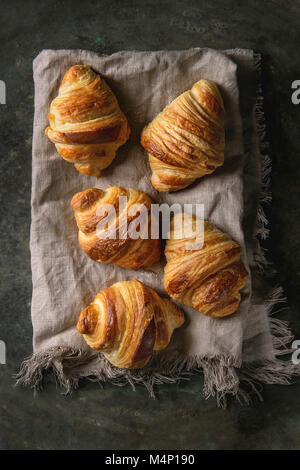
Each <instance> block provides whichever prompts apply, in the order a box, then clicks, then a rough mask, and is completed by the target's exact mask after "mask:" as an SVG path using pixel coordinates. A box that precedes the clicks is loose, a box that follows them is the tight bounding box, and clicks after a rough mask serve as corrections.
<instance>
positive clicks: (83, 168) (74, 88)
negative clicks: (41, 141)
mask: <svg viewBox="0 0 300 470" xmlns="http://www.w3.org/2000/svg"><path fill="white" fill-rule="evenodd" d="M48 117H49V124H50V125H49V127H47V129H46V130H45V133H46V135H47V136H48V137H49V139H50V140H51V141H52V142H54V144H55V146H56V149H57V151H58V153H59V154H60V155H61V156H62V157H63V158H64V159H65V160H67V161H68V162H71V163H74V165H75V168H76V169H77V170H78V171H80V173H83V174H85V175H88V176H99V175H100V172H101V170H103V169H104V168H106V167H108V165H110V164H111V162H112V161H113V159H114V158H115V156H116V151H117V149H118V148H119V147H120V146H121V145H123V144H125V142H126V141H127V140H128V138H129V134H130V128H129V124H128V121H127V119H126V117H125V115H124V114H123V112H122V111H121V110H120V108H119V104H118V101H117V99H116V97H115V95H114V94H113V92H112V91H111V89H110V88H109V86H108V85H107V84H106V83H105V81H104V80H103V78H101V77H100V75H99V74H97V73H95V72H94V71H93V70H92V69H91V67H89V66H88V65H74V66H73V67H71V68H70V69H69V70H68V71H67V72H66V74H65V76H64V78H63V80H62V83H61V85H60V88H59V93H58V96H57V97H56V98H55V99H54V100H53V101H52V103H51V106H50V113H49V115H48Z"/></svg>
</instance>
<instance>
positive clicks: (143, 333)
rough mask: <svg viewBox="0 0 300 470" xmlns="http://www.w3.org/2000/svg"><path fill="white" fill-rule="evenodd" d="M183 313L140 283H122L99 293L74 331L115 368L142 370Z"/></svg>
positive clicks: (168, 339)
mask: <svg viewBox="0 0 300 470" xmlns="http://www.w3.org/2000/svg"><path fill="white" fill-rule="evenodd" d="M183 323H184V314H183V312H182V310H181V309H180V308H178V307H177V306H176V305H175V304H174V303H173V302H171V301H170V300H169V299H162V298H161V297H160V296H159V295H158V294H157V293H156V292H155V291H153V290H152V289H150V288H149V287H146V286H145V285H144V284H142V283H141V282H139V281H136V280H133V281H123V282H117V283H116V284H113V285H112V286H111V287H109V288H106V289H103V290H102V291H101V292H99V293H98V294H97V296H96V298H95V300H94V301H93V302H92V303H91V304H90V305H89V306H88V307H86V308H85V309H84V310H83V311H82V312H81V314H80V317H79V320H78V323H77V330H78V331H79V333H81V334H82V335H83V337H84V339H85V341H86V342H87V344H88V345H89V346H90V347H91V348H93V349H95V350H97V351H102V352H103V354H104V356H105V357H106V358H107V359H108V360H109V361H110V362H111V364H113V365H114V366H116V367H120V368H125V369H138V368H141V367H144V366H145V365H146V364H147V362H148V361H149V360H150V358H151V356H152V352H153V350H156V351H158V350H161V349H164V348H165V347H166V346H167V345H168V344H169V342H170V339H171V336H172V333H173V331H174V329H175V328H179V327H180V326H181V325H182V324H183Z"/></svg>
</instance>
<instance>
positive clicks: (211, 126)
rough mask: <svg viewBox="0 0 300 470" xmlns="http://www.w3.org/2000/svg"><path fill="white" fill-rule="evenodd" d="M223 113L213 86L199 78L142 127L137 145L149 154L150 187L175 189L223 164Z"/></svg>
mask: <svg viewBox="0 0 300 470" xmlns="http://www.w3.org/2000/svg"><path fill="white" fill-rule="evenodd" d="M224 116H225V112H224V105H223V100H222V97H221V95H220V92H219V90H218V87H217V85H216V84H215V83H214V82H211V81H208V80H200V81H199V82H197V83H195V84H194V85H193V87H192V89H191V90H188V91H186V92H184V93H182V94H181V95H180V96H178V98H176V99H175V100H174V101H172V103H171V104H169V105H168V106H167V107H166V108H165V109H164V110H163V111H162V112H161V113H160V114H158V116H157V117H156V118H155V119H154V120H153V121H152V122H151V123H150V124H149V125H148V126H147V127H145V129H144V130H143V132H142V135H141V144H142V146H143V147H144V148H145V149H146V150H147V151H148V153H149V162H150V166H151V169H152V172H153V173H152V185H153V186H154V188H156V189H157V190H158V191H161V192H170V191H178V190H179V189H183V188H186V187H187V186H189V185H190V184H191V183H193V182H194V181H195V180H196V178H201V177H202V176H204V175H206V174H208V173H212V172H213V171H214V170H215V169H216V168H217V167H218V166H220V165H222V164H223V162H224V147H225V131H224Z"/></svg>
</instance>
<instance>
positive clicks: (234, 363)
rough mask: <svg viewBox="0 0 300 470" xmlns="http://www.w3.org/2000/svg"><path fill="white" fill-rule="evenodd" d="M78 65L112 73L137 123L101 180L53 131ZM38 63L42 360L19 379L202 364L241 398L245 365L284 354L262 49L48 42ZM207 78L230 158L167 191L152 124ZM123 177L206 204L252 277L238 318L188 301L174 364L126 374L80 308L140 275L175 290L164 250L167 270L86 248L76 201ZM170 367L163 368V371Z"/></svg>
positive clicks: (38, 335) (173, 347)
mask: <svg viewBox="0 0 300 470" xmlns="http://www.w3.org/2000/svg"><path fill="white" fill-rule="evenodd" d="M74 64H87V65H90V66H91V67H92V68H93V69H94V70H95V71H96V72H98V73H100V74H101V76H102V77H103V78H104V79H105V80H106V81H107V83H108V84H109V86H110V87H111V88H112V90H113V92H114V93H115V95H116V97H117V99H118V101H119V105H120V107H121V109H122V110H123V111H124V113H125V114H126V116H127V118H128V121H129V124H130V127H131V135H130V139H129V141H128V142H127V143H126V144H125V145H124V146H123V147H121V148H120V149H119V150H118V152H117V156H116V158H115V160H114V161H113V163H112V164H111V165H110V166H109V167H108V168H107V169H105V170H103V171H102V174H101V177H100V178H96V177H87V176H85V175H83V174H81V173H79V172H77V171H76V169H75V168H74V166H73V164H70V163H68V162H66V161H64V160H63V159H62V157H61V156H60V155H59V154H58V153H57V151H56V149H55V146H54V144H53V143H52V142H50V141H49V140H48V138H47V137H46V135H45V133H44V131H45V128H46V127H47V125H48V116H47V115H48V112H49V107H50V103H51V101H52V99H53V98H54V97H55V96H56V95H57V93H58V88H59V85H60V82H61V79H62V77H63V75H64V73H65V72H66V70H67V69H68V68H69V67H70V66H72V65H74ZM33 70H34V84H35V115H34V131H33V154H32V225H31V238H30V248H31V264H32V281H33V295H32V323H33V332H34V334H33V347H34V354H35V355H34V357H35V361H34V359H33V358H32V359H31V363H30V360H29V361H27V363H25V365H24V366H23V370H22V371H21V379H20V381H21V382H22V383H25V384H31V385H32V384H33V385H37V382H39V380H37V374H38V375H39V378H40V376H41V372H42V369H43V368H48V367H53V368H54V369H56V371H57V370H58V369H59V373H57V375H59V378H60V381H61V382H62V383H63V384H64V385H66V386H67V388H68V389H70V388H71V385H70V384H72V385H74V383H75V382H76V381H77V382H78V378H79V377H85V376H91V375H92V376H93V377H96V378H97V380H104V381H105V380H110V379H111V380H112V381H114V380H115V381H116V382H117V381H118V380H119V379H121V378H122V377H126V379H127V380H128V381H129V382H131V383H134V382H136V381H137V382H139V381H141V382H147V381H146V379H145V377H146V376H147V377H148V382H147V386H148V387H149V388H152V385H153V384H154V383H160V382H164V381H173V379H176V378H178V377H179V376H181V374H182V373H183V374H184V373H185V372H186V371H187V370H189V371H191V370H192V369H196V368H200V369H203V370H204V375H205V381H206V383H205V384H204V387H205V390H206V393H207V395H211V394H216V395H217V397H218V398H220V395H221V398H222V397H224V396H225V395H226V393H233V394H237V393H238V392H239V391H240V381H241V380H243V373H244V372H243V371H245V370H246V367H247V366H246V364H247V363H248V364H253V363H260V364H263V363H264V364H266V363H269V362H270V363H272V362H273V361H275V354H276V347H275V346H274V344H275V343H274V338H272V334H271V326H270V321H269V318H268V310H269V306H268V304H266V302H265V296H266V294H265V291H264V290H263V292H262V293H261V290H262V289H261V283H260V282H259V281H258V282H257V281H256V280H255V279H256V275H255V270H256V268H255V256H256V250H257V243H256V241H255V233H256V232H255V231H256V229H257V210H258V204H259V194H260V191H261V165H262V163H261V155H260V153H259V136H258V135H257V125H256V121H255V119H256V117H257V115H255V106H256V103H257V101H256V91H257V85H258V74H257V60H256V59H255V55H254V53H253V51H251V50H231V51H224V52H221V51H216V50H212V49H200V48H194V49H190V50H184V51H159V52H125V51H122V52H118V53H115V54H112V55H110V56H99V55H98V54H96V53H93V52H89V51H83V50H59V51H57V50H56V51H54V50H44V51H42V52H41V53H40V54H39V55H38V56H37V58H36V59H35V60H34V63H33ZM202 78H203V79H209V80H213V81H214V82H216V83H217V85H218V87H219V89H220V91H221V94H222V97H223V100H224V105H225V110H226V123H225V127H226V148H225V162H224V165H223V166H222V167H220V168H218V169H217V170H216V171H215V172H214V173H213V174H211V175H207V176H205V177H204V178H202V179H199V180H197V181H196V182H195V183H194V184H193V185H191V186H189V187H188V188H186V189H184V190H181V191H178V192H175V193H169V194H168V193H158V192H157V191H156V190H155V189H154V188H153V187H152V185H151V170H150V167H149V162H148V156H147V154H146V152H145V151H144V149H143V148H142V147H141V145H140V134H141V131H142V129H143V127H144V126H145V125H146V124H148V123H149V122H150V121H151V120H152V119H153V118H154V117H155V116H156V115H157V114H158V113H159V112H160V111H161V110H162V109H163V108H164V107H165V106H166V105H167V104H169V103H170V102H171V100H173V99H174V98H175V97H177V96H178V95H179V94H180V93H182V92H184V91H185V90H188V89H190V88H191V87H192V85H193V84H194V83H195V82H196V81H198V80H200V79H202ZM240 105H241V106H240ZM241 111H242V112H241ZM245 163H246V165H245ZM115 185H118V186H124V187H133V188H137V189H139V190H142V191H145V192H146V193H147V194H149V195H150V196H151V197H152V198H153V200H154V202H157V203H163V202H166V203H168V204H169V205H171V204H173V203H179V204H181V205H183V204H185V203H187V204H191V203H202V204H204V210H205V214H204V215H205V219H209V220H210V221H212V222H213V223H215V224H216V225H217V226H218V227H219V228H220V229H221V230H223V231H224V232H226V233H228V234H229V235H230V236H231V237H232V238H233V239H234V240H236V241H237V242H238V243H239V244H240V245H241V246H242V248H243V262H244V264H245V266H246V269H247V271H248V273H249V277H248V281H247V284H246V286H245V288H244V289H243V291H242V301H241V303H240V306H239V309H238V312H237V313H236V314H234V315H232V316H230V317H227V318H223V319H214V318H210V317H205V316H204V315H201V314H200V313H198V312H196V311H195V310H193V309H192V308H189V307H186V306H183V310H184V311H185V313H186V323H185V325H184V326H183V327H181V328H180V329H178V330H176V331H175V332H174V334H173V337H172V340H171V343H170V345H169V346H168V348H167V349H166V350H164V351H162V352H161V353H158V354H157V355H156V358H157V356H160V357H161V358H164V361H165V362H162V361H161V362H159V357H158V362H157V363H156V365H155V358H154V362H153V361H152V363H151V364H150V366H148V367H146V370H145V371H134V372H130V371H121V370H117V369H116V368H113V367H111V366H110V365H109V364H107V361H105V360H104V359H103V357H101V354H100V356H99V355H98V354H95V352H94V351H92V350H90V349H89V347H88V346H87V345H86V343H85V341H84V339H83V337H82V335H80V334H79V333H78V332H77V330H76V323H77V319H78V316H79V314H80V312H81V310H82V309H83V308H84V307H86V306H87V305H88V304H89V303H90V302H91V301H92V300H93V299H94V297H95V295H96V294H97V292H99V291H100V290H101V289H103V288H104V287H108V286H110V285H111V284H113V283H114V282H117V281H123V280H129V279H138V280H140V281H142V282H143V283H145V284H146V285H147V286H149V287H151V288H153V289H155V290H156V291H157V292H158V293H159V294H161V295H166V293H165V292H164V290H163V265H164V263H165V261H164V257H163V256H162V260H161V262H160V266H155V267H154V268H147V269H139V270H126V269H123V268H119V267H117V266H112V265H105V264H100V263H96V262H94V261H92V260H90V259H89V258H87V257H86V255H85V254H84V253H83V251H82V250H81V248H80V246H79V243H78V239H77V236H78V230H77V226H76V222H75V219H74V214H73V211H72V210H71V208H70V201H71V199H72V197H73V196H74V194H75V193H77V192H79V191H82V190H85V189H87V188H91V187H97V188H101V189H105V188H107V187H108V186H115ZM244 229H245V230H246V232H245V233H246V236H245V235H244ZM254 284H255V285H256V287H255V288H254V287H253V286H254ZM69 350H70V354H68V353H67V351H69ZM78 351H79V352H78ZM175 356H176V358H177V359H176V363H175V359H174V362H173V365H172V357H174V358H175ZM45 357H46V358H47V361H45ZM33 361H34V362H33ZM39 361H40V362H41V364H40V365H39ZM43 361H44V362H43ZM159 364H161V367H164V371H160V370H159V367H160V366H159ZM162 364H165V365H164V366H162ZM166 364H168V365H167V366H166ZM151 368H152V369H151ZM260 370H261V369H260ZM160 372H161V374H160ZM247 374H249V368H248V372H247ZM247 374H246V372H245V373H244V375H245V376H246V375H247ZM77 382H76V384H77ZM149 383H150V384H151V386H150V385H149Z"/></svg>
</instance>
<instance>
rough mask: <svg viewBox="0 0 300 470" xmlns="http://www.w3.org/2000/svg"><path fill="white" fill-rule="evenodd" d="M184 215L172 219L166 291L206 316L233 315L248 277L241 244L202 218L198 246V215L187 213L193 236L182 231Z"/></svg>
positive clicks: (168, 241) (165, 281) (165, 280)
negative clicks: (201, 232) (201, 229)
mask: <svg viewBox="0 0 300 470" xmlns="http://www.w3.org/2000/svg"><path fill="white" fill-rule="evenodd" d="M181 217H182V215H181V214H177V215H176V216H175V217H174V218H173V219H172V221H171V230H170V238H169V239H168V240H167V242H166V248H165V255H166V258H167V264H166V266H165V271H164V284H165V289H166V291H167V293H168V294H169V295H170V296H171V297H172V298H173V299H174V300H177V301H178V302H181V303H182V304H185V305H189V306H191V307H194V309H196V310H198V311H199V312H200V313H203V314H204V315H208V316H211V317H225V316H227V315H231V314H232V313H234V312H235V311H236V310H237V308H238V306H239V303H240V300H241V296H240V293H239V290H240V289H242V288H243V287H244V285H245V283H246V280H247V276H248V273H247V271H246V269H245V266H244V264H243V263H242V261H241V259H240V258H241V254H242V249H241V247H240V245H238V243H236V242H234V241H233V240H232V239H231V238H230V237H229V236H228V235H226V234H225V233H223V232H221V230H219V229H218V228H217V227H216V226H215V225H214V224H213V223H211V222H207V221H203V224H204V236H203V237H202V238H203V239H202V242H203V244H202V243H200V245H199V244H198V242H197V239H198V233H197V229H196V228H194V227H195V224H196V222H197V219H196V217H195V216H189V215H187V214H184V219H185V220H186V218H187V220H188V219H189V218H190V220H191V224H192V226H193V235H192V232H191V236H189V234H188V236H187V237H186V235H185V233H184V235H182V234H179V230H180V229H181V227H182V218H181ZM199 220H200V219H198V222H199Z"/></svg>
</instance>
